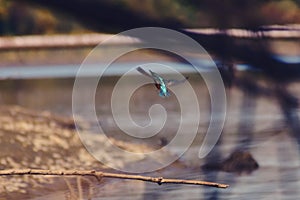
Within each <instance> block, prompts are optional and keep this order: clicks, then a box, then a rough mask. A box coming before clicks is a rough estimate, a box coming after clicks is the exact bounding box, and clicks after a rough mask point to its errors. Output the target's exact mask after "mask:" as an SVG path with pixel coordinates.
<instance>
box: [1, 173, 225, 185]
mask: <svg viewBox="0 0 300 200" xmlns="http://www.w3.org/2000/svg"><path fill="white" fill-rule="evenodd" d="M5 175H58V176H94V177H96V178H99V177H105V178H119V179H130V180H140V181H147V182H153V183H158V184H159V185H161V184H163V183H172V184H190V185H204V186H210V187H217V188H227V187H228V186H229V185H227V184H221V183H214V182H207V181H198V180H182V179H168V178H163V177H150V176H141V175H132V174H117V173H106V172H102V171H95V170H43V169H7V170H0V176H5Z"/></svg>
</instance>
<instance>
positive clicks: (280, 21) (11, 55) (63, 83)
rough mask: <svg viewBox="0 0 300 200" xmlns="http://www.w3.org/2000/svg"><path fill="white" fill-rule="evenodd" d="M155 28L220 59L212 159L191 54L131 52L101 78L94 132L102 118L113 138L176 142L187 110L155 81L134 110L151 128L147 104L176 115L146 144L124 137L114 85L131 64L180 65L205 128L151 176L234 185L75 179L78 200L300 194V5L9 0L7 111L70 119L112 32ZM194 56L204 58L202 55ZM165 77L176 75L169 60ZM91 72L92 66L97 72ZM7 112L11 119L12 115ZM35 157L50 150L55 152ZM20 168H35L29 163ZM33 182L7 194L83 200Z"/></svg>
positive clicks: (118, 44) (4, 49)
mask: <svg viewBox="0 0 300 200" xmlns="http://www.w3.org/2000/svg"><path fill="white" fill-rule="evenodd" d="M147 26H154V27H164V28H170V29H173V30H177V31H179V32H182V33H184V34H186V35H188V36H190V37H191V38H193V39H195V40H196V41H197V42H198V43H199V44H200V45H202V46H203V47H204V48H205V50H206V51H208V53H209V54H210V55H211V56H212V58H213V60H214V61H215V63H216V64H217V66H218V70H219V71H220V73H221V76H222V78H223V81H224V84H225V87H226V96H227V116H226V122H225V126H224V130H223V133H222V135H221V138H220V140H219V141H218V145H217V146H216V147H215V148H214V149H213V151H212V152H211V153H210V154H209V155H208V156H207V157H205V158H204V159H198V150H199V146H200V145H201V142H202V141H203V137H204V136H205V134H204V133H205V131H206V130H207V128H208V125H209V123H208V122H209V119H210V116H211V113H210V99H209V94H208V92H207V87H206V85H205V83H204V82H203V80H202V79H201V78H199V77H197V75H195V73H194V72H192V71H189V70H186V69H187V68H188V67H189V66H188V65H187V63H186V62H185V61H183V60H182V59H181V58H179V57H178V56H174V55H172V54H170V53H168V52H164V51H158V50H154V49H146V50H139V51H136V52H131V53H129V54H127V55H125V56H123V57H121V58H119V59H118V60H117V61H116V62H115V66H114V67H115V70H113V71H112V72H108V74H107V75H106V76H105V77H103V78H102V82H101V83H102V85H101V86H99V91H98V92H97V94H96V97H95V98H96V100H97V105H96V109H97V114H98V118H99V121H97V122H95V121H88V118H86V119H87V121H88V123H89V124H90V125H89V126H88V128H86V129H87V131H90V132H93V134H102V133H96V131H95V130H96V128H95V127H96V125H95V124H96V123H98V122H100V123H101V125H102V126H103V128H104V131H105V132H107V134H108V136H109V137H111V138H114V139H116V140H119V141H126V142H130V143H133V144H141V143H142V144H143V145H144V144H145V145H148V146H149V147H151V148H154V149H159V148H161V146H164V145H165V144H168V143H169V142H170V140H171V139H172V138H173V137H174V134H175V133H176V128H177V127H178V121H176V120H177V119H178V118H179V117H180V107H179V104H178V102H177V100H176V97H174V96H171V97H170V98H169V99H167V100H166V99H161V98H160V97H159V96H158V95H157V91H156V90H155V89H154V88H153V87H152V86H151V85H147V86H145V87H141V88H139V90H138V91H137V92H136V93H135V94H134V95H133V97H132V102H131V104H132V105H130V106H131V108H132V109H131V111H132V117H133V119H136V120H137V121H141V123H142V124H143V123H146V124H147V122H148V121H147V120H148V118H147V117H148V109H149V107H150V106H151V105H153V104H156V103H160V104H162V105H163V106H164V107H165V108H166V110H167V111H168V113H169V114H168V121H167V123H166V126H165V128H164V129H163V130H162V131H161V132H160V134H159V135H157V136H155V137H153V138H150V139H147V140H143V141H141V140H138V139H133V138H130V137H128V136H125V134H124V133H122V131H121V130H120V129H119V128H118V127H117V125H116V124H115V122H114V120H113V116H112V113H111V110H110V107H109V106H110V98H111V93H112V90H113V86H114V85H115V84H116V82H117V81H118V79H119V77H120V75H122V73H124V70H125V69H127V68H126V67H128V66H132V65H136V64H137V63H141V62H146V63H147V62H159V63H164V64H168V65H169V66H173V67H174V68H176V69H179V70H181V72H182V73H184V74H186V75H188V76H190V79H189V82H190V84H191V85H192V86H193V88H194V89H195V92H196V95H197V96H198V97H199V99H201V101H200V102H199V106H200V108H201V115H202V116H201V121H200V126H199V131H198V132H199V133H198V136H197V138H196V139H195V141H194V143H193V145H192V146H191V148H190V149H189V150H188V152H186V153H185V154H184V156H183V157H182V158H181V159H180V160H179V163H176V164H174V165H171V166H169V167H167V168H166V169H164V170H161V171H158V172H153V173H152V174H148V175H154V176H157V175H158V176H162V175H163V176H165V175H167V176H169V177H174V178H175V177H176V178H185V179H205V180H208V181H216V182H223V183H228V184H230V189H227V190H220V189H211V188H205V187H203V188H202V187H201V188H199V187H194V186H181V185H176V186H173V185H168V186H157V185H153V184H149V183H144V184H136V182H134V183H133V184H131V182H129V183H127V182H124V181H111V182H109V181H108V182H106V184H103V183H93V184H92V186H89V187H83V188H82V189H80V188H79V186H78V187H77V186H76V188H75V190H76V191H77V190H78V191H81V192H82V191H83V194H84V195H83V196H81V197H80V198H81V199H88V197H85V196H88V195H86V194H87V193H89V191H90V188H91V187H92V188H93V190H94V192H93V194H92V198H93V199H100V198H101V199H102V198H104V199H121V198H122V199H124V198H125V199H126V198H127V199H170V198H173V199H196V198H197V199H271V198H272V199H274V198H275V199H297V198H298V197H299V196H300V190H299V189H300V172H299V168H300V123H299V114H300V110H299V98H300V82H299V79H300V1H299V0H251V1H250V0H244V1H240V0H223V1H217V0H161V1H159V0H144V1H138V0H84V1H83V0H72V1H71V0H64V1H61V0H51V1H49V0H48V1H47V0H0V36H1V37H0V58H1V59H0V83H1V84H0V103H1V105H2V107H10V106H16V105H17V106H21V107H22V108H25V109H29V110H32V112H37V113H38V112H42V111H49V112H51V113H54V114H56V115H59V116H63V117H71V116H72V89H73V83H74V78H75V75H76V72H77V70H78V68H79V66H80V64H81V63H82V62H83V60H84V59H85V58H86V56H87V55H88V54H89V53H90V51H91V50H92V49H93V48H94V47H95V46H96V45H97V44H98V43H100V42H102V41H104V40H105V39H107V38H109V37H111V36H112V35H113V34H117V33H119V32H121V31H125V30H128V29H132V28H138V27H147ZM158 37H159V36H158ZM139 42H142V43H143V42H148V41H139ZM139 42H137V40H136V38H135V39H133V38H131V37H126V38H119V40H117V41H114V42H112V43H111V44H108V45H106V46H105V48H102V49H99V50H98V51H99V52H98V55H99V56H97V57H96V58H94V60H93V59H92V60H91V61H92V64H94V67H103V66H102V64H101V63H102V62H103V61H105V60H106V59H107V57H108V55H109V54H112V53H114V52H118V50H120V49H123V48H126V47H127V46H139ZM193 56H194V57H193V59H196V60H199V61H200V62H201V61H203V62H204V61H205V58H202V57H201V55H193ZM156 72H158V73H161V74H162V75H163V76H164V77H168V74H164V70H163V69H160V68H159V67H157V70H156ZM92 75H93V72H91V74H89V75H88V76H92ZM125 87H128V88H130V87H132V85H131V84H130V83H129V84H128V85H126V86H125ZM88 89H89V88H87V90H88ZM82 98H83V100H84V95H83V97H82ZM2 109H3V108H2ZM82 110H84V105H82ZM1 113H4V114H2V118H1V117H0V118H1V119H3V121H2V122H3V124H5V123H6V121H5V120H6V118H5V112H1ZM88 115H89V113H84V115H83V116H85V117H86V116H88ZM3 116H4V117H3ZM13 116H14V115H13ZM14 117H15V116H14ZM12 119H14V118H12ZM15 119H17V117H15ZM25 121H26V120H25ZM4 122H5V123H4ZM1 131H2V132H3V133H1V137H7V135H3V134H11V132H7V131H6V129H5V127H4V125H3V127H2V126H1ZM5 131H6V132H5ZM187 134H188V131H187ZM11 140H14V139H13V138H12V139H11ZM11 140H3V141H2V142H1V143H2V144H1V146H2V147H1V148H3V149H14V148H15V146H14V145H15V144H14V143H11V142H9V141H11ZM25 140H26V139H25ZM3 149H2V150H3ZM180 149H181V147H180V146H178V147H177V148H175V149H169V152H170V153H171V154H176V152H178V151H180ZM2 150H1V152H2V154H0V155H1V156H0V157H1V159H4V160H7V159H6V157H7V156H8V155H9V156H10V157H12V158H13V159H14V160H16V162H17V163H18V160H20V159H23V157H24V155H22V154H17V155H16V154H15V153H14V151H11V152H7V151H6V150H5V151H4V150H3V151H2ZM21 151H22V149H21ZM3 152H6V153H3ZM35 153H36V154H37V155H40V156H44V157H45V156H46V157H47V156H49V157H51V153H50V154H42V153H40V152H35ZM36 154H32V155H35V156H37V155H36ZM120 162H123V161H122V160H121V161H120ZM124 162H125V161H124ZM0 163H1V169H5V168H12V167H14V166H13V165H12V163H11V162H8V161H5V162H4V161H3V162H2V161H1V162H0ZM19 163H21V162H19ZM54 163H55V162H54ZM56 164H57V163H56ZM146 164H147V165H151V164H153V163H151V162H149V161H148V163H147V162H146ZM41 166H42V165H38V166H35V167H37V168H40V167H41ZM58 166H60V167H65V166H64V164H61V165H58ZM19 167H24V168H29V167H32V166H31V165H30V163H29V164H28V165H25V164H24V163H23V164H20V165H19ZM49 168H51V166H50V167H49ZM0 181H2V183H6V182H7V180H6V179H1V180H0ZM23 181H25V182H26V181H27V182H28V180H23ZM75 183H76V182H75ZM75 183H71V184H73V185H76V184H75ZM43 184H44V183H43ZM43 184H42V186H44V185H43ZM47 184H49V183H47ZM31 185H34V184H31ZM50 185H51V184H50ZM74 187H75V186H74ZM24 188H25V189H24V191H25V192H24V193H20V192H18V191H17V190H13V193H10V192H7V190H3V191H1V193H0V197H1V198H2V197H3V198H4V199H15V198H16V197H18V198H21V199H25V198H27V199H52V198H58V195H61V194H62V195H61V196H59V198H61V199H68V197H70V198H71V197H72V198H73V197H74V196H72V195H70V193H72V190H70V187H69V188H66V187H65V188H64V187H61V188H59V189H57V191H59V193H58V192H57V191H56V192H53V191H51V192H50V191H48V190H47V188H45V186H44V187H39V192H38V193H37V192H28V191H29V189H28V186H26V187H25V186H24ZM33 188H34V187H33ZM136 188H138V189H136ZM73 192H74V191H73ZM14 195H15V196H14ZM22 195H23V196H22ZM89 195H90V196H91V193H89ZM76 198H77V199H80V198H79V197H76ZM76 198H75V197H74V199H76Z"/></svg>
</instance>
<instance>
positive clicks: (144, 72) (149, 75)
mask: <svg viewBox="0 0 300 200" xmlns="http://www.w3.org/2000/svg"><path fill="white" fill-rule="evenodd" d="M136 70H137V71H138V72H140V73H141V74H143V75H145V76H148V77H150V78H152V79H154V78H153V76H152V75H151V74H150V73H148V72H146V71H145V70H144V69H143V68H141V67H138V68H136Z"/></svg>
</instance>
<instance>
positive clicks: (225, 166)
mask: <svg viewBox="0 0 300 200" xmlns="http://www.w3.org/2000/svg"><path fill="white" fill-rule="evenodd" d="M258 167H259V165H258V163H257V162H256V160H255V159H254V158H253V157H252V155H251V154H250V153H249V152H247V151H235V152H233V153H232V154H231V155H230V156H229V158H227V159H226V160H225V161H223V162H222V163H221V164H220V168H221V170H223V171H226V172H236V173H238V174H242V173H247V174H249V173H251V172H252V171H254V170H256V169H258Z"/></svg>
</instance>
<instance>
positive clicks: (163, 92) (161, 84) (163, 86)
mask: <svg viewBox="0 0 300 200" xmlns="http://www.w3.org/2000/svg"><path fill="white" fill-rule="evenodd" d="M136 70H137V71H138V72H140V73H141V74H143V75H145V76H148V77H150V78H152V79H153V80H154V85H155V87H156V88H157V89H158V90H159V93H158V94H159V96H160V97H163V98H165V97H169V96H170V92H169V90H168V87H169V86H174V85H178V84H180V83H184V82H185V81H186V80H187V79H188V78H189V77H185V78H184V79H182V80H167V79H164V78H163V77H161V76H160V75H158V74H157V73H155V72H153V71H151V70H149V72H150V73H148V72H146V71H145V70H144V69H143V68H141V67H138V68H136Z"/></svg>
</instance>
